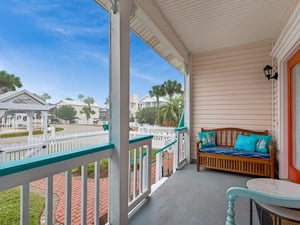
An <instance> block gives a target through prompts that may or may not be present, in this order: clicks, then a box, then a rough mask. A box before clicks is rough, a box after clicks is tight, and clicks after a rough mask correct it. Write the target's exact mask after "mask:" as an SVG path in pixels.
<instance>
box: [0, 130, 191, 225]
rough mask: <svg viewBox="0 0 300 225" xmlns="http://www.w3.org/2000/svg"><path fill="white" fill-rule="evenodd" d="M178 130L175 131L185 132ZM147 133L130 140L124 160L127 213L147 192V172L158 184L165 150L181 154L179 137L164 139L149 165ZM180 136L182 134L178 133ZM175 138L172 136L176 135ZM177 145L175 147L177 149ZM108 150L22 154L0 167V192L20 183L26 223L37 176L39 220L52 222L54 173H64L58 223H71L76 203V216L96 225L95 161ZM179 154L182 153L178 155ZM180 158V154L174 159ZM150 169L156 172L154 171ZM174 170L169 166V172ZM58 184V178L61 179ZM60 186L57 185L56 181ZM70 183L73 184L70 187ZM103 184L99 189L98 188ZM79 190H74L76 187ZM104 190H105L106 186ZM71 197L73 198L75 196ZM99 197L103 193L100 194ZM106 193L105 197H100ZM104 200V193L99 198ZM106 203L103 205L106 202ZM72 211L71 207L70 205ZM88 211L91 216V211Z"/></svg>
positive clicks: (97, 168) (97, 180) (97, 184)
mask: <svg viewBox="0 0 300 225" xmlns="http://www.w3.org/2000/svg"><path fill="white" fill-rule="evenodd" d="M184 131H185V129H182V131H177V132H178V133H182V132H184ZM152 137H153V136H152V135H147V136H142V137H135V138H132V139H130V140H129V151H128V154H129V159H130V161H129V163H128V170H129V171H128V172H129V176H128V190H129V191H128V211H131V210H133V209H134V208H135V207H136V206H137V205H138V204H139V203H141V202H142V201H143V200H144V199H145V198H147V197H148V196H149V195H150V193H151V174H155V175H156V177H155V184H158V185H157V186H159V185H160V182H161V181H162V180H163V177H162V174H161V171H162V166H163V163H162V161H163V156H162V153H163V152H164V151H168V150H169V151H170V152H171V151H173V154H175V153H176V151H179V152H184V150H180V148H177V147H178V146H179V145H177V142H178V139H177V140H176V139H175V140H174V139H173V140H169V142H168V143H167V144H166V145H165V146H164V147H163V148H161V149H159V150H157V151H156V153H157V154H156V168H155V167H153V164H152V163H151V151H152ZM178 137H181V136H178ZM178 137H177V138H178ZM176 146H177V147H176ZM112 150H113V144H105V145H95V146H90V147H85V148H79V149H75V150H73V151H68V152H60V153H53V154H49V155H43V156H38V157H34V158H27V159H23V160H19V161H16V162H14V163H13V164H12V163H4V164H2V165H1V167H0V192H2V191H5V190H7V189H10V188H13V187H17V186H21V200H20V212H21V216H20V224H21V225H24V224H29V222H28V220H29V216H30V215H29V214H30V212H29V202H30V198H29V196H30V192H31V191H35V189H32V187H34V185H35V182H39V181H38V180H39V179H43V180H44V185H45V188H44V190H43V191H44V192H43V195H44V196H45V209H44V213H45V215H44V218H45V223H44V224H47V225H48V224H53V223H54V222H55V220H56V219H57V218H55V213H54V211H55V207H54V206H53V203H54V196H55V194H56V193H55V187H56V185H58V183H56V182H57V180H56V176H63V177H64V178H63V180H64V182H63V183H64V184H63V185H64V190H65V191H64V197H63V198H62V199H64V201H63V200H61V199H60V201H62V202H63V203H62V204H63V207H60V210H62V208H63V211H64V213H63V214H64V216H63V221H59V222H60V223H64V224H66V225H67V224H72V220H73V216H74V214H76V213H74V212H73V211H72V214H71V209H72V205H73V204H80V206H81V209H80V212H78V215H81V219H80V220H81V222H80V223H81V224H92V223H94V224H99V217H100V215H103V212H100V205H99V204H100V203H99V198H100V197H99V196H100V194H101V193H100V192H101V191H100V187H101V184H100V182H102V181H101V180H100V165H99V161H100V160H102V159H105V158H109V157H110V155H111V151H112ZM177 155H178V156H180V155H181V153H178V154H177ZM179 158H180V157H179ZM91 165H92V166H93V167H94V175H93V177H92V178H91V177H89V178H88V175H87V173H88V172H87V171H88V166H89V167H90V166H91ZM79 167H80V168H81V170H80V172H77V174H76V175H77V176H76V177H74V176H73V175H74V174H73V171H74V169H76V168H79ZM154 168H155V170H156V173H154V171H155V170H154ZM175 171H176V170H174V169H173V172H175ZM74 179H77V181H78V180H80V185H79V186H80V193H79V194H74V193H73V192H74V189H76V187H75V186H74V187H73V185H74ZM60 182H61V181H60ZM89 182H93V185H92V186H93V188H92V189H91V187H90V183H89ZM60 185H61V184H60ZM72 187H73V188H72ZM101 188H102V187H101ZM77 189H78V188H77ZM89 192H91V193H92V197H91V199H92V200H91V199H90V198H89V196H90V195H89V194H88V193H89ZM106 193H107V190H106ZM74 195H75V197H74ZM76 195H77V196H78V195H80V196H81V198H80V199H81V200H80V202H76V201H75V200H74V198H76ZM103 195H104V194H103ZM105 197H108V196H105ZM102 198H103V197H102ZM104 204H106V205H105V207H108V206H107V204H109V199H108V203H104ZM90 207H93V213H91V212H90V211H89V212H88V210H87V209H88V208H90ZM72 210H73V209H72ZM90 214H92V215H90Z"/></svg>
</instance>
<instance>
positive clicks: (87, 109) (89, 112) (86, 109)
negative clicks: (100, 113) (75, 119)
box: [80, 97, 95, 120]
mask: <svg viewBox="0 0 300 225" xmlns="http://www.w3.org/2000/svg"><path fill="white" fill-rule="evenodd" d="M83 102H84V103H85V104H87V106H84V107H83V108H82V110H81V111H80V113H84V114H85V115H86V120H89V119H90V118H91V115H93V114H95V111H94V110H92V108H91V105H93V104H94V103H95V100H94V99H93V98H92V97H87V98H86V99H84V100H83Z"/></svg>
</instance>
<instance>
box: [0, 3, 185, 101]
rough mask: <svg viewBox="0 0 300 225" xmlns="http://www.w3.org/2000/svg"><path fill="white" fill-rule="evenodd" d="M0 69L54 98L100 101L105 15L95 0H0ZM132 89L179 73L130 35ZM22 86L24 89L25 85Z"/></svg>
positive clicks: (143, 89) (144, 90)
mask: <svg viewBox="0 0 300 225" xmlns="http://www.w3.org/2000/svg"><path fill="white" fill-rule="evenodd" d="M0 29H1V32H0V70H5V71H6V72H8V73H11V74H15V75H16V76H18V77H20V79H21V82H22V83H23V88H24V89H27V90H29V91H31V92H33V93H36V94H38V95H41V94H43V93H44V92H46V93H48V94H49V95H50V96H51V99H50V100H49V102H51V103H56V102H58V101H59V100H61V99H64V98H66V97H71V98H73V99H74V100H77V96H78V94H83V95H84V96H86V97H87V96H90V97H93V98H94V99H95V101H96V103H98V104H99V105H100V106H103V105H104V101H105V98H106V97H107V96H108V86H109V84H108V78H109V75H108V14H107V13H106V12H105V11H104V10H103V9H102V8H101V7H100V6H98V5H97V4H96V3H95V2H94V1H93V0H27V1H23V0H5V1H1V3H0ZM130 43H131V47H130V51H131V56H130V76H131V78H130V92H131V94H133V93H138V95H139V98H141V97H143V96H144V95H147V94H148V92H149V90H150V89H151V87H152V86H153V85H157V84H162V83H163V82H164V81H166V80H168V79H171V80H177V81H178V82H181V83H182V84H183V75H182V74H180V73H179V72H178V71H177V70H176V69H174V68H173V67H172V66H171V65H169V64H168V63H167V62H166V61H165V60H164V59H162V58H161V57H160V56H159V55H157V54H156V53H155V52H154V51H153V50H152V49H150V48H149V47H148V46H146V45H145V44H144V43H143V42H142V41H141V40H139V39H138V38H137V37H136V36H135V35H133V34H131V35H130ZM23 88H22V89H23Z"/></svg>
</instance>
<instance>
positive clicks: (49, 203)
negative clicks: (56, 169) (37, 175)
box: [45, 176, 53, 225]
mask: <svg viewBox="0 0 300 225" xmlns="http://www.w3.org/2000/svg"><path fill="white" fill-rule="evenodd" d="M45 209H46V210H45V211H46V212H45V214H46V215H45V216H46V218H45V219H46V224H47V225H52V224H53V222H52V220H53V219H52V218H53V177H52V176H49V177H47V179H46V206H45Z"/></svg>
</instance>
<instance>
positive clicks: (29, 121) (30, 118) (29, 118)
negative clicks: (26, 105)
mask: <svg viewBox="0 0 300 225" xmlns="http://www.w3.org/2000/svg"><path fill="white" fill-rule="evenodd" d="M32 126H33V112H28V113H27V130H28V140H30V139H32V133H33V127H32Z"/></svg>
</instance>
